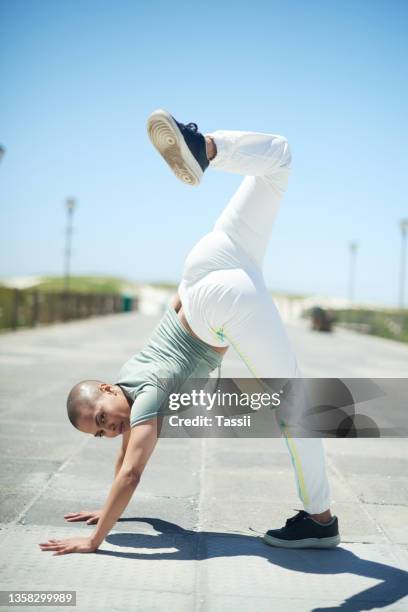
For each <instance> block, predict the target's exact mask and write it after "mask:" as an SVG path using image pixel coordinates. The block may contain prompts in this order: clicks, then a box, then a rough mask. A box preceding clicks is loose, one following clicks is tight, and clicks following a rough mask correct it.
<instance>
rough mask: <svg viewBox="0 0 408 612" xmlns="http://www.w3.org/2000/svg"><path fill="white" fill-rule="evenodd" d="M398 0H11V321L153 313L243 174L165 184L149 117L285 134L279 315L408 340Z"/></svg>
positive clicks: (7, 178) (6, 269) (6, 309)
mask: <svg viewBox="0 0 408 612" xmlns="http://www.w3.org/2000/svg"><path fill="white" fill-rule="evenodd" d="M407 17H408V5H407V3H406V2H405V1H399V0H391V1H390V2H382V1H376V0H371V1H370V2H354V1H348V0H344V1H343V2H341V3H328V2H323V1H322V2H319V1H313V0H311V1H309V2H307V3H306V2H303V1H300V0H299V1H293V0H291V1H288V2H285V3H281V2H275V1H270V0H269V1H263V0H254V1H253V2H251V3H250V4H248V3H240V2H232V1H231V2H229V1H227V2H215V1H213V0H209V1H208V2H206V3H205V4H203V3H198V2H177V3H170V2H165V1H157V0H153V1H151V2H136V1H127V0H118V1H115V2H113V1H112V0H110V1H104V0H98V1H96V0H83V1H81V2H79V1H72V2H52V1H48V0H37V1H36V2H25V1H22V0H2V2H1V3H0V64H1V73H2V92H1V96H0V116H1V122H0V125H1V130H0V145H1V148H0V204H1V206H0V215H1V218H0V222H1V228H2V232H1V258H0V284H1V285H0V329H3V330H5V329H10V328H11V329H17V328H19V327H27V326H35V325H41V324H47V323H51V322H53V321H64V320H69V319H73V318H82V317H87V316H94V315H99V314H107V313H112V312H123V311H129V310H140V311H141V312H145V313H152V314H153V313H158V312H160V311H161V310H162V309H163V307H164V305H165V304H166V303H167V301H168V299H169V296H170V295H171V294H172V293H173V292H174V290H175V287H176V286H177V283H178V281H179V278H180V274H181V270H182V267H183V262H184V258H185V256H186V254H187V253H188V251H189V250H190V249H191V247H192V246H193V245H194V243H195V242H196V241H197V240H198V239H199V238H200V237H201V236H202V235H203V234H204V233H206V232H208V231H209V230H210V229H211V227H212V225H213V223H214V221H215V219H216V218H217V215H219V214H220V212H221V210H222V209H223V207H224V206H225V205H226V203H227V201H228V199H229V197H230V196H231V195H232V193H233V192H234V190H235V189H236V188H237V186H238V184H239V182H240V177H239V176H236V175H227V174H222V173H216V172H213V173H211V172H208V173H207V174H206V176H205V180H204V182H203V184H202V186H200V188H199V189H197V190H195V189H189V188H188V187H186V186H185V185H183V184H182V183H181V182H179V181H177V180H175V179H174V176H173V175H172V173H171V172H170V171H169V170H168V168H167V167H166V166H165V164H164V163H163V161H162V160H161V159H160V157H159V156H158V155H157V154H156V152H155V151H154V149H153V148H152V146H151V144H150V142H149V140H148V138H147V134H146V118H147V116H148V115H149V113H150V112H151V111H152V110H154V109H155V108H158V107H163V108H166V109H168V110H170V112H172V114H174V115H175V116H176V117H177V118H178V119H179V120H181V121H183V122H190V121H194V122H197V123H198V125H199V128H200V130H201V131H203V132H209V131H213V130H216V129H243V130H254V131H266V132H272V133H278V134H283V135H285V136H287V138H288V139H289V141H290V143H291V147H292V152H293V173H292V177H291V181H290V184H289V189H288V192H287V194H286V196H285V198H284V201H283V204H282V207H281V210H280V214H279V216H278V220H277V222H276V226H275V228H274V233H273V238H272V241H271V245H270V248H269V251H268V254H267V257H266V261H265V277H266V282H267V284H268V286H269V287H270V289H271V292H272V294H273V295H274V298H275V299H276V302H277V305H278V308H279V309H280V311H281V314H282V316H283V318H284V319H285V320H286V321H289V322H293V321H297V320H302V319H304V318H306V320H307V321H308V324H309V325H310V326H311V327H312V328H313V329H315V330H321V331H330V330H332V329H333V323H334V325H337V326H343V327H348V328H351V329H354V330H356V331H359V332H363V333H370V334H375V335H380V336H385V337H389V338H393V339H397V340H401V341H405V342H407V341H408V311H407V305H408V287H407V284H408V280H407V257H408V255H407V245H406V242H407V233H408V199H407V186H406V168H407V161H408V159H407V157H408V156H407V147H406V142H407V139H408V127H407V121H406V109H407V102H408V100H407V97H408V96H407V79H406V74H407V50H408V49H407V47H408V43H407V37H406V27H407Z"/></svg>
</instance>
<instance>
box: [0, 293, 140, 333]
mask: <svg viewBox="0 0 408 612" xmlns="http://www.w3.org/2000/svg"><path fill="white" fill-rule="evenodd" d="M136 308H137V300H136V299H134V298H129V297H127V296H122V295H113V294H100V293H71V292H70V293H66V292H48V293H46V292H42V291H37V290H20V289H7V288H5V287H2V288H1V289H0V329H3V330H4V329H14V330H15V329H18V328H20V327H35V326H37V325H46V324H48V323H56V322H64V321H71V320H74V319H85V318H87V317H93V316H100V315H107V314H114V313H119V312H124V311H129V310H135V309H136Z"/></svg>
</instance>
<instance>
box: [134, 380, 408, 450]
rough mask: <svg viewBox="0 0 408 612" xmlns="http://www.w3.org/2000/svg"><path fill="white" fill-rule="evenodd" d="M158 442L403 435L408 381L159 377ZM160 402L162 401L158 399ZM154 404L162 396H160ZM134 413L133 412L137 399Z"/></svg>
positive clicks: (407, 430) (405, 432) (407, 431)
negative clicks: (172, 439)
mask: <svg viewBox="0 0 408 612" xmlns="http://www.w3.org/2000/svg"><path fill="white" fill-rule="evenodd" d="M157 384H158V388H159V390H160V397H161V398H163V397H165V400H164V401H163V399H161V405H160V413H159V414H160V416H162V417H163V421H162V428H161V433H160V436H161V437H255V438H257V437H261V438H265V437H280V436H281V435H282V433H283V432H284V433H285V434H289V435H291V436H293V437H313V438H316V437H319V438H333V437H334V438H344V437H349V438H350V437H353V438H354V437H372V438H374V437H408V416H407V415H408V379H395V378H393V379H389V378H382V379H367V378H365V379H361V378H347V379H345V378H343V379H340V378H292V379H288V378H285V379H282V378H268V379H265V378H264V379H254V378H220V379H213V378H210V379H208V380H207V379H189V380H188V381H186V382H185V383H184V384H183V385H182V386H181V387H179V388H177V389H175V388H174V380H172V379H166V378H159V379H158V383H157ZM158 398H159V396H158ZM158 401H159V399H158ZM132 410H133V411H135V413H136V414H137V398H136V400H135V403H134V406H133V408H132Z"/></svg>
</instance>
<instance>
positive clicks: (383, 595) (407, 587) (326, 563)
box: [97, 517, 408, 612]
mask: <svg viewBox="0 0 408 612" xmlns="http://www.w3.org/2000/svg"><path fill="white" fill-rule="evenodd" d="M118 522H123V523H126V522H141V523H149V524H150V525H151V526H152V527H153V529H154V530H155V531H156V532H159V534H158V535H156V534H151V535H150V534H138V533H115V534H111V535H109V536H108V537H107V538H106V540H107V542H109V543H111V544H114V545H115V546H123V547H126V548H131V547H134V548H137V549H140V548H148V549H150V550H152V549H155V548H161V549H163V548H173V549H176V550H175V551H170V552H164V551H163V552H158V553H142V552H134V553H133V552H120V551H109V550H98V551H97V554H100V555H112V556H115V557H122V558H126V559H146V560H149V561H157V560H160V559H167V560H168V559H175V560H185V561H195V560H204V559H211V558H215V557H218V556H222V557H226V556H231V557H236V556H245V555H247V556H258V557H261V558H263V559H265V560H267V561H268V562H269V563H273V564H274V565H277V566H280V567H283V568H285V569H289V570H293V571H295V572H301V573H312V574H343V573H348V574H354V575H356V576H364V577H366V578H373V579H376V580H380V581H381V582H380V583H379V584H376V585H375V586H373V587H370V588H368V589H364V590H363V591H361V592H360V593H356V594H355V595H353V596H352V597H349V598H348V599H346V600H345V601H344V602H342V603H341V604H340V605H338V606H335V607H325V608H314V610H313V611H312V612H329V611H334V610H348V611H350V612H351V611H353V612H357V611H360V610H371V609H373V608H382V607H385V606H389V605H390V604H393V603H395V602H396V601H399V600H400V599H402V598H403V597H404V596H406V595H407V594H408V572H406V571H404V570H401V569H398V568H396V567H392V566H391V565H384V564H383V563H378V562H376V561H367V560H366V559H361V558H360V557H358V556H357V555H355V554H354V553H352V552H350V551H349V550H346V549H345V548H341V547H337V548H334V549H330V550H316V549H314V550H313V549H302V550H294V549H292V550H288V549H284V548H273V547H271V546H267V545H266V544H265V543H264V542H263V541H262V539H261V538H260V537H258V536H249V535H239V534H233V533H228V532H214V531H192V530H188V529H183V528H182V527H180V526H179V525H176V524H175V523H170V522H168V521H164V520H162V519H158V518H148V517H140V518H139V517H135V518H122V519H119V521H118ZM226 538H227V539H228V546H226V542H225V540H226Z"/></svg>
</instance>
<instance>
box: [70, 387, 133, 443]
mask: <svg viewBox="0 0 408 612" xmlns="http://www.w3.org/2000/svg"><path fill="white" fill-rule="evenodd" d="M130 404H131V402H130V403H129V400H128V399H127V398H126V396H125V394H124V393H123V391H122V389H121V388H120V386H119V385H111V384H109V383H104V382H102V381H101V380H82V381H81V382H79V383H77V384H76V385H75V386H74V387H72V389H71V391H70V392H69V395H68V399H67V412H68V418H69V420H70V421H71V423H72V425H73V426H74V427H76V429H79V431H82V432H83V433H87V434H91V435H93V436H97V437H107V438H113V437H115V436H118V435H119V434H122V433H123V432H125V431H128V430H129V429H130Z"/></svg>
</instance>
